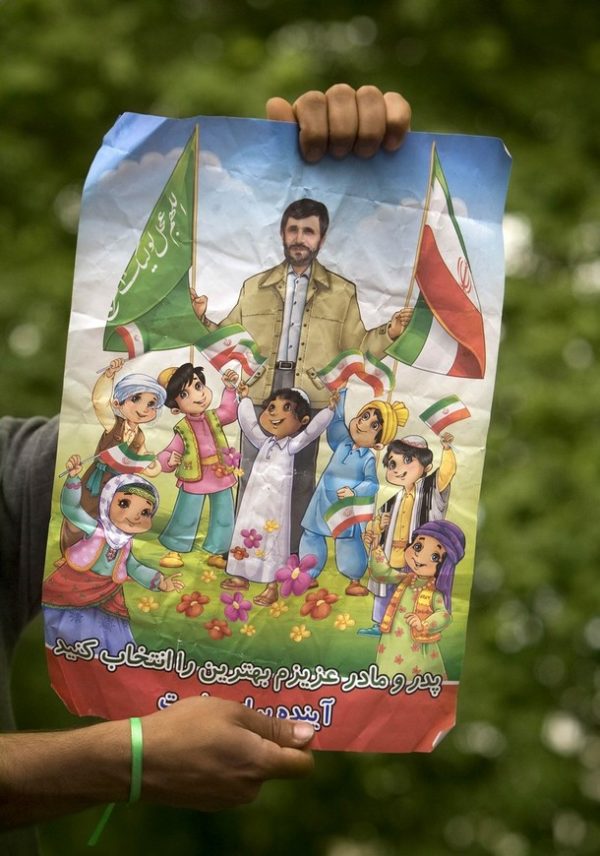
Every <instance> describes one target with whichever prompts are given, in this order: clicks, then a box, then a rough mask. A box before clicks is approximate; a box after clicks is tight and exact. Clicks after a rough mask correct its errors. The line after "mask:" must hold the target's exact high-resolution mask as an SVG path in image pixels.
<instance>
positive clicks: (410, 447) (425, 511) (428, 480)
mask: <svg viewBox="0 0 600 856" xmlns="http://www.w3.org/2000/svg"><path fill="white" fill-rule="evenodd" d="M440 440H441V443H442V457H441V460H440V465H439V467H438V469H437V470H435V471H434V472H432V471H431V466H432V463H433V452H432V451H431V449H430V448H429V446H428V445H427V441H426V440H425V439H424V438H423V437H419V436H418V435H416V434H415V435H411V436H409V437H403V438H402V439H400V440H393V441H392V442H391V443H390V445H389V446H388V448H387V450H386V453H385V455H384V457H383V466H384V467H385V479H386V481H387V482H388V484H392V485H395V486H397V487H398V488H399V490H398V492H397V493H396V494H395V495H394V496H392V497H391V498H390V499H388V501H387V502H385V503H384V504H383V505H382V506H380V508H379V509H378V513H377V516H376V517H375V519H374V521H373V522H372V523H368V524H367V527H366V530H365V534H364V542H365V546H366V547H367V550H369V551H370V550H371V549H372V548H373V547H375V546H381V547H382V548H383V551H384V553H385V555H386V558H387V560H388V562H389V564H390V567H392V568H396V569H397V570H400V568H403V567H404V549H405V547H406V545H407V544H408V540H409V537H410V533H411V532H413V531H414V530H415V529H416V527H417V526H421V525H422V524H423V523H427V522H428V521H429V520H441V519H442V518H444V517H445V516H446V511H447V509H448V502H449V500H450V484H451V482H452V479H453V478H454V476H455V474H456V457H455V455H454V451H453V449H452V446H451V443H452V441H453V440H454V437H453V436H452V434H449V433H448V432H445V433H444V434H442V435H441V436H440ZM367 588H368V589H369V591H371V592H372V593H373V594H374V595H375V602H374V605H373V624H372V626H371V627H361V628H360V630H358V634H359V635H360V636H379V633H380V629H379V624H380V622H381V619H382V617H383V614H384V612H385V608H386V606H387V602H388V600H389V597H390V595H391V593H392V591H393V586H390V585H385V584H382V583H378V582H377V581H376V580H375V579H373V577H372V576H371V577H370V578H369V581H368V583H367Z"/></svg>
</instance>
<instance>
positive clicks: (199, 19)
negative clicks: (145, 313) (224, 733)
mask: <svg viewBox="0 0 600 856" xmlns="http://www.w3.org/2000/svg"><path fill="white" fill-rule="evenodd" d="M317 6H319V8H318V9H317ZM598 22H599V17H598V7H597V4H596V3H595V2H592V0H577V2H575V3H572V4H566V3H564V2H563V0H546V2H544V3H541V2H534V0H495V2H485V0H482V2H479V3H474V2H468V0H371V2H370V3H369V4H365V3H363V2H360V0H343V2H341V0H329V2H328V3H322V4H316V3H314V2H306V0H297V2H296V3H294V4H287V3H281V2H280V3H278V2H276V0H246V2H243V0H238V2H234V0H218V2H216V0H215V2H210V0H171V2H165V0H129V1H128V2H122V0H121V2H116V0H86V2H80V0H4V2H0V115H1V117H2V119H1V124H0V253H1V259H2V268H1V272H0V277H1V291H0V319H1V324H2V337H1V341H0V352H1V361H2V365H3V372H2V375H3V376H2V383H1V390H0V397H1V399H2V402H1V404H2V411H3V412H5V413H13V414H15V415H23V416H27V415H32V414H36V413H45V414H52V413H54V412H56V411H57V410H58V408H59V404H60V390H61V380H62V369H63V358H64V347H65V335H66V329H67V323H68V311H69V301H70V289H71V281H72V270H73V261H74V252H75V234H76V229H77V215H78V204H79V196H80V191H81V187H82V184H83V181H84V178H85V174H86V171H87V168H88V166H89V164H90V162H91V159H92V157H93V155H94V154H95V152H96V150H97V149H98V147H99V145H100V141H101V138H102V135H103V134H104V133H105V132H106V130H107V129H108V128H110V127H111V125H112V124H113V123H114V121H115V119H116V117H117V116H118V114H119V113H121V112H123V111H138V112H151V113H158V114H163V115H170V116H190V115H194V114H203V113H204V114H207V113H208V114H222V115H237V116H262V115H263V110H264V107H263V105H264V102H265V100H266V98H267V97H268V96H270V95H276V94H278V95H283V96H286V97H289V98H292V99H293V98H294V97H295V96H297V95H298V94H300V93H301V92H303V91H305V90H307V89H310V88H320V89H324V88H327V87H328V86H329V85H331V84H332V83H335V82H338V81H347V82H349V83H351V84H353V85H360V84H361V83H365V82H369V83H375V84H377V85H378V86H379V87H381V88H382V89H383V90H386V89H398V90H400V91H401V92H403V94H404V95H405V96H406V97H407V98H408V99H409V101H410V102H411V103H412V105H413V111H414V120H413V127H414V128H415V129H417V130H428V131H448V132H462V133H471V134H489V135H493V136H499V137H502V138H503V139H504V141H505V142H506V144H507V147H508V148H509V150H510V152H511V154H512V156H513V158H514V165H513V176H512V183H511V189H510V194H509V201H508V215H507V220H506V250H507V272H508V280H507V291H506V305H505V316H504V336H503V343H502V349H501V354H500V364H499V371H498V379H497V389H496V397H495V405H494V413H493V419H492V426H491V431H490V438H489V447H488V453H487V461H486V470H485V479H484V485H483V493H482V513H481V528H480V534H479V542H478V550H477V562H476V569H475V581H474V590H473V598H472V605H471V617H470V623H469V637H468V649H467V656H466V662H465V668H464V673H463V684H462V689H461V698H460V704H459V725H458V726H457V727H456V728H455V730H454V731H453V732H451V734H450V735H449V736H448V737H447V738H446V740H445V741H444V742H443V743H442V745H441V746H440V747H439V748H438V749H437V750H436V752H434V753H433V754H432V755H431V756H418V755H412V756H406V757H402V756H398V757H395V756H358V755H344V754H337V755H334V754H327V753H321V754H319V755H318V757H317V770H316V773H315V775H314V777H313V778H312V780H309V781H304V782H301V783H275V784H270V785H268V786H266V787H265V788H264V789H263V792H262V794H261V797H260V799H259V801H258V802H257V803H256V804H255V805H253V806H250V807H248V808H245V809H243V810H240V811H236V812H233V813H232V812H229V813H225V814H221V815H215V816H208V815H206V816H202V815H197V814H193V813H191V812H180V811H172V810H168V809H155V808H145V807H143V806H138V807H134V808H132V809H129V810H127V809H120V810H118V811H117V814H116V816H115V817H114V819H113V820H112V821H111V824H110V825H109V827H108V829H107V830H106V832H105V834H104V837H103V839H102V841H101V843H100V845H99V847H98V848H97V850H96V852H97V853H99V854H102V853H105V852H106V853H109V852H110V853H123V852H128V853H130V854H131V855H132V856H135V855H136V854H138V853H140V854H141V853H148V854H154V853H160V852H163V851H164V850H165V849H166V850H171V852H175V853H200V854H204V853H206V854H213V853H218V854H241V853H247V854H275V853H289V854H300V853H302V854H319V856H320V854H323V856H387V854H405V853H406V854H409V853H410V854H411V856H432V854H433V856H437V854H446V853H449V854H452V853H466V854H494V856H534V854H540V856H548V854H551V853H556V854H564V856H567V854H575V853H582V854H585V853H590V854H592V853H593V854H595V853H599V852H600V822H599V821H598V803H599V802H600V737H599V736H598V730H597V724H598V720H599V719H600V669H599V668H598V651H599V650H600V618H599V617H598V600H599V596H598V592H599V588H598V584H597V574H598V571H599V569H600V555H599V552H600V551H599V547H600V526H598V524H597V522H596V515H597V513H598V508H599V507H600V478H599V476H598V465H597V457H598V455H597V451H596V453H594V452H593V449H594V448H596V450H597V449H598V446H597V445H596V444H597V439H596V440H594V438H595V437H596V438H597V435H598V430H599V428H600V410H599V408H600V404H599V402H600V375H599V373H598V365H597V360H598V353H599V344H600V341H599V338H600V324H599V322H598V304H599V300H600V254H599V249H600V184H599V181H598V174H599V173H598V168H599V163H600V138H599V134H598V128H599V127H600V115H599V114H600V98H599V97H598V91H599V87H598V83H599V78H600V32H599V26H598ZM595 462H596V463H595ZM17 666H18V668H17V670H16V677H15V682H14V684H15V695H16V704H17V714H18V718H19V722H20V725H21V727H24V728H42V727H49V726H50V727H62V726H64V725H67V724H71V723H73V722H77V723H79V720H74V718H72V717H70V716H69V715H68V714H67V713H66V712H65V711H64V710H63V708H62V705H61V703H60V702H59V701H58V700H57V699H56V698H55V697H54V695H53V693H52V691H51V690H50V689H49V688H48V681H47V675H46V672H45V663H44V659H43V650H42V629H41V624H40V623H39V622H36V623H35V624H34V625H33V626H32V627H31V629H30V632H29V633H28V635H27V637H26V638H25V640H24V642H23V644H22V646H21V649H20V652H19V656H18V663H17ZM98 815H99V811H94V812H92V811H89V812H85V813H83V814H82V815H78V816H76V817H72V818H68V819H65V820H61V821H59V822H55V823H52V824H47V825H46V826H44V827H43V829H42V830H41V836H42V846H43V852H44V854H46V856H58V854H61V856H62V854H71V853H79V852H83V851H84V849H85V847H84V845H85V842H86V840H87V837H88V835H89V832H90V830H91V829H92V827H93V825H94V823H95V821H96V819H97V817H98Z"/></svg>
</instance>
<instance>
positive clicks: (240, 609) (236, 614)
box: [221, 591, 252, 621]
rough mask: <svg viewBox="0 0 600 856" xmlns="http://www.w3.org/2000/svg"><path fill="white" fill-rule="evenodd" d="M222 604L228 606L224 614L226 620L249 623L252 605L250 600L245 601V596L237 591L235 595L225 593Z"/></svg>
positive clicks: (222, 596)
mask: <svg viewBox="0 0 600 856" xmlns="http://www.w3.org/2000/svg"><path fill="white" fill-rule="evenodd" d="M221 602H222V603H224V604H226V606H225V609H224V613H225V618H228V619H229V620H230V621H247V620H248V613H249V612H250V610H251V609H252V604H251V603H250V601H249V600H244V595H243V594H242V593H241V592H239V591H236V592H235V593H234V594H227V593H226V592H223V594H222V595H221Z"/></svg>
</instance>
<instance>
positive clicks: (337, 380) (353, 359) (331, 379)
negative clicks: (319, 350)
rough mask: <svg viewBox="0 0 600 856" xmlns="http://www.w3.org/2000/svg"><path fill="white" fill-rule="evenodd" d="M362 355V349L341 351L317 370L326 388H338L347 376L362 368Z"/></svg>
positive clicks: (356, 372)
mask: <svg viewBox="0 0 600 856" xmlns="http://www.w3.org/2000/svg"><path fill="white" fill-rule="evenodd" d="M363 367H364V356H363V352H362V351H357V350H348V351H341V353H339V354H338V355H337V356H336V357H334V358H333V360H331V362H329V363H327V365H326V366H325V367H324V368H322V369H320V370H319V371H318V372H317V376H318V377H319V378H320V379H321V380H322V381H323V383H324V384H325V386H326V387H327V389H331V390H334V389H339V387H340V386H342V384H344V383H345V382H346V381H347V380H348V378H349V377H351V376H352V375H354V374H358V373H359V372H360V371H362V370H363Z"/></svg>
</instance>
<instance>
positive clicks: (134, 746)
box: [129, 716, 144, 803]
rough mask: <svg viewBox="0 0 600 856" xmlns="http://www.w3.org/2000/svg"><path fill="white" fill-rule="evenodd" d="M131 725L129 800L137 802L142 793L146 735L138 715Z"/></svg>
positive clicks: (133, 718)
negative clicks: (144, 735) (143, 732)
mask: <svg viewBox="0 0 600 856" xmlns="http://www.w3.org/2000/svg"><path fill="white" fill-rule="evenodd" d="M129 725H130V726H131V786H130V789H129V802H130V803H134V802H137V801H138V800H139V798H140V795H141V793H142V758H143V755H144V737H143V734H142V721H141V719H140V718H139V717H137V716H132V717H131V719H130V720H129Z"/></svg>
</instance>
